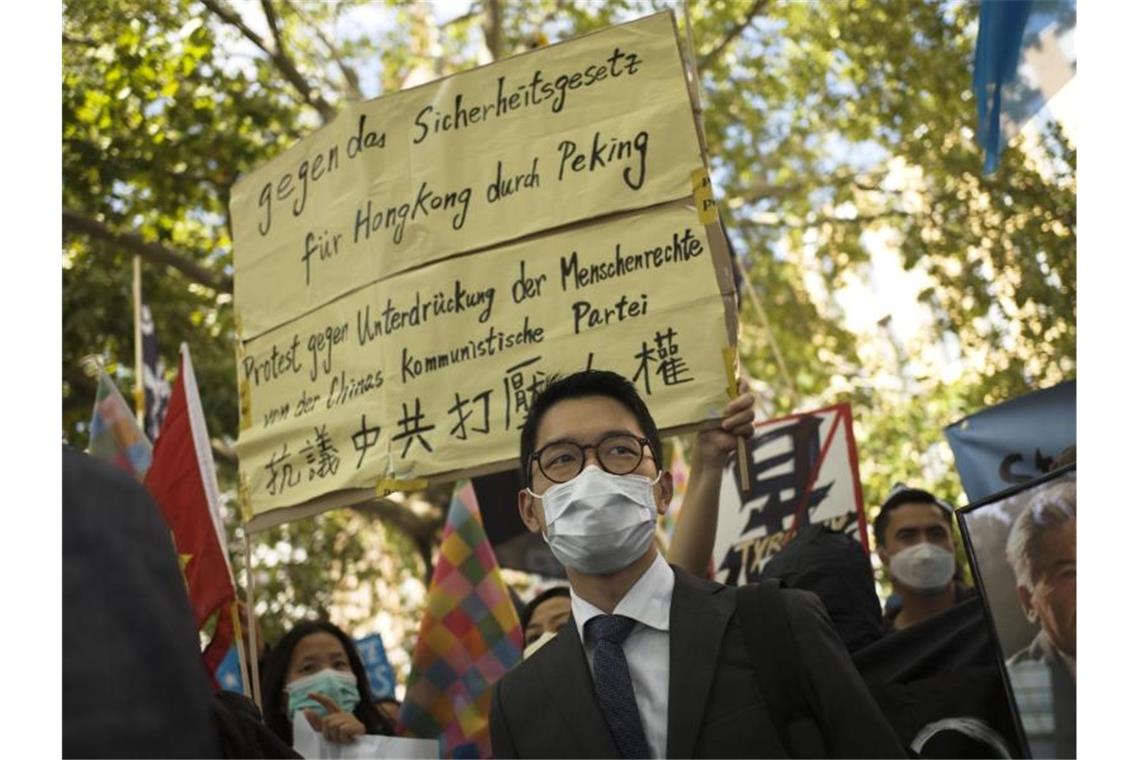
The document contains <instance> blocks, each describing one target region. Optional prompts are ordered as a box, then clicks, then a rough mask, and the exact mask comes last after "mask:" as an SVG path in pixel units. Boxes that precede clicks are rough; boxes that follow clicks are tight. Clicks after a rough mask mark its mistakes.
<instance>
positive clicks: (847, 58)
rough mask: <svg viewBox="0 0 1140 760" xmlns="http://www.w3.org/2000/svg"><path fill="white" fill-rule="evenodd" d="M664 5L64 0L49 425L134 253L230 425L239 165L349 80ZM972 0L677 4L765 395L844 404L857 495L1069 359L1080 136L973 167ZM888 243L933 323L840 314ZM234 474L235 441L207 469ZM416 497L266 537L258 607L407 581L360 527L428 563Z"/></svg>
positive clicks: (395, 73) (926, 469)
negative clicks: (447, 9)
mask: <svg viewBox="0 0 1140 760" xmlns="http://www.w3.org/2000/svg"><path fill="white" fill-rule="evenodd" d="M666 7H678V10H679V6H678V5H676V4H674V3H665V2H635V1H634V0H608V1H606V2H601V1H599V2H589V3H586V2H568V1H567V0H534V1H533V2H525V3H524V2H512V3H506V2H501V1H500V0H479V1H478V2H473V3H472V4H471V5H470V7H469V8H468V10H467V11H466V12H463V13H460V14H459V15H457V16H456V17H455V18H450V19H441V18H438V15H437V11H436V9H435V8H433V7H432V6H431V5H429V4H426V3H398V2H388V3H387V4H385V5H382V6H378V5H375V4H370V3H363V2H324V3H317V2H299V1H298V0H261V2H260V3H258V4H254V3H250V2H247V3H242V4H238V3H234V2H231V1H230V0H115V1H114V2H106V0H68V1H67V2H66V3H65V6H64V23H63V30H64V44H63V90H62V92H63V97H62V100H63V172H64V177H63V180H64V181H63V207H64V215H63V230H64V246H63V247H64V250H63V277H64V289H63V294H64V295H63V349H64V350H63V367H62V380H63V426H64V434H65V436H67V437H68V438H69V439H70V440H71V441H72V442H73V443H74V444H76V445H78V446H80V447H82V446H85V445H86V431H85V421H86V420H87V419H88V418H89V416H90V410H91V401H92V398H93V394H94V390H93V385H92V383H91V381H90V380H89V379H87V378H86V377H85V376H84V375H83V373H82V372H81V371H80V370H79V358H80V357H81V356H83V355H85V354H88V353H102V354H103V355H104V356H105V357H106V358H107V359H108V360H110V363H111V366H112V369H114V370H116V375H117V377H118V378H119V379H120V380H121V381H122V382H123V383H124V384H126V383H130V382H132V381H133V369H132V366H131V365H132V355H133V353H132V351H133V346H132V327H131V319H130V314H131V298H130V284H131V258H132V257H133V256H134V255H136V254H137V255H140V256H142V260H143V262H144V267H143V292H144V298H145V300H146V301H147V303H148V304H150V306H151V308H152V311H153V313H154V317H155V322H156V324H157V326H158V334H159V339H160V342H161V347H162V350H163V352H164V354H165V356H166V359H167V362H168V364H171V365H172V364H173V363H174V361H175V359H176V356H177V353H176V351H177V344H178V342H180V341H186V342H188V343H189V344H190V347H191V351H192V353H193V356H194V360H195V368H196V371H197V373H198V379H199V386H200V388H201V392H202V398H203V404H204V406H205V409H206V414H207V420H208V424H209V427H210V430H211V431H212V432H213V433H214V435H215V436H216V437H217V438H218V439H219V442H218V448H219V451H221V452H223V453H224V452H225V449H226V445H227V442H228V441H232V440H233V438H234V437H235V436H236V425H237V414H236V407H237V403H236V389H235V381H234V377H235V368H234V362H233V347H232V340H233V325H232V311H231V309H230V308H229V307H230V304H231V294H230V290H229V288H230V282H231V276H232V264H231V258H230V257H231V253H232V241H231V236H230V232H229V221H228V211H227V205H228V197H229V189H230V187H231V186H232V184H233V182H234V181H235V179H236V178H237V177H239V176H240V175H241V174H243V173H245V172H248V171H250V170H252V169H254V168H256V167H257V166H259V165H261V164H262V163H264V162H265V161H267V160H268V159H270V158H272V157H273V156H274V155H276V154H277V153H278V152H280V151H281V150H283V149H285V148H286V147H288V146H289V145H291V144H292V143H293V142H294V141H296V140H297V139H298V138H300V137H302V136H303V135H305V134H307V133H308V132H309V131H311V130H312V129H314V128H315V127H317V126H319V125H320V124H321V123H322V122H324V121H327V120H328V119H329V118H331V117H332V116H333V115H334V114H335V112H336V109H337V108H338V107H339V106H340V105H341V104H343V103H344V102H345V101H346V100H352V99H360V98H365V97H375V96H378V95H382V94H384V93H387V92H393V91H395V90H398V89H400V88H401V87H403V86H405V85H407V84H408V83H411V82H419V81H424V80H425V79H428V78H434V77H436V76H441V75H446V74H449V73H453V72H455V71H459V70H463V69H465V68H468V67H470V66H471V65H473V64H475V63H481V62H486V61H489V60H492V59H493V58H495V57H498V56H502V55H509V54H511V53H514V52H518V51H521V50H525V49H527V48H529V47H533V46H535V45H541V44H544V43H545V42H547V41H551V42H553V41H557V40H559V39H564V38H567V37H570V36H573V35H575V34H578V33H581V32H584V31H589V30H591V29H596V28H600V27H602V26H605V25H607V24H610V23H614V22H617V21H620V20H624V19H628V18H631V17H634V16H638V15H642V14H644V13H646V12H650V11H652V10H656V9H660V8H666ZM976 14H977V6H976V5H975V4H971V3H964V2H935V1H933V0H931V1H930V2H917V1H915V0H879V1H878V2H871V1H870V0H849V2H842V3H841V2H827V3H802V2H775V1H774V0H737V1H736V2H703V1H701V0H694V2H693V3H692V4H691V21H692V37H693V40H694V52H695V58H696V61H697V64H698V67H699V71H700V74H701V83H702V88H701V91H702V105H703V112H702V117H703V123H704V126H705V129H706V131H707V139H708V146H709V151H710V155H711V161H712V166H713V178H714V183H715V185H716V186H717V191H718V198H719V200H720V207H721V212H722V215H723V216H724V218H725V221H726V225H727V227H728V229H729V232H730V236H731V238H732V240H733V242H734V246H735V248H736V252H737V254H738V255H739V258H740V261H741V264H742V269H743V270H744V271H745V272H746V275H747V277H748V278H749V282H750V283H751V285H752V286H753V287H754V288H755V291H756V294H757V298H756V299H755V300H754V299H752V298H751V297H749V296H748V295H747V294H745V295H744V296H742V301H741V303H742V322H743V323H744V328H743V334H742V354H743V359H744V362H745V366H746V367H747V369H748V371H749V372H750V373H751V374H752V375H753V376H754V377H755V378H757V379H758V380H759V381H760V383H761V384H762V385H763V386H764V387H765V388H766V389H767V392H766V393H765V399H764V401H763V403H764V409H765V411H766V412H768V413H770V414H772V415H775V414H778V413H786V412H790V411H793V410H794V409H797V408H801V409H806V408H811V407H812V406H814V405H819V404H824V403H832V402H835V401H840V400H848V401H850V402H851V403H852V406H853V408H854V410H855V416H856V420H857V433H858V443H859V446H860V454H861V462H860V464H861V468H862V474H863V479H864V486H865V496H866V502H867V503H868V504H872V505H873V504H877V503H880V502H881V500H882V499H883V497H884V496H885V493H886V490H887V488H889V486H890V484H891V483H893V482H894V481H896V480H907V481H912V482H916V483H919V482H923V483H927V484H929V485H930V486H931V487H934V488H937V489H939V490H940V491H941V492H942V493H943V494H944V495H945V496H947V497H948V498H950V499H956V498H959V489H958V486H957V483H956V478H955V477H954V476H953V472H952V467H951V465H950V462H949V454H948V450H947V447H946V445H945V443H944V442H943V438H942V427H943V426H945V425H946V424H948V423H950V422H953V421H954V420H956V419H957V418H959V417H961V416H962V415H964V414H967V413H970V412H972V411H975V410H977V409H979V408H981V407H982V406H985V405H989V404H993V403H996V402H999V401H1002V400H1005V399H1008V398H1011V397H1013V396H1016V395H1019V394H1021V393H1024V392H1026V391H1028V390H1030V389H1033V388H1037V387H1043V386H1047V385H1051V384H1053V383H1055V382H1057V381H1059V380H1062V379H1065V378H1070V377H1073V376H1075V371H1076V370H1075V355H1076V311H1075V301H1076V299H1075V292H1076V290H1075V287H1076V282H1075V278H1076V274H1075V271H1076V269H1075V267H1076V254H1075V250H1076V247H1075V235H1076V218H1075V209H1076V202H1075V201H1076V186H1075V160H1076V156H1075V149H1074V148H1073V146H1072V145H1071V144H1070V143H1069V142H1068V141H1067V139H1066V137H1065V135H1064V133H1063V132H1062V131H1061V130H1059V129H1057V128H1055V127H1050V128H1048V129H1046V130H1045V131H1044V134H1043V138H1042V139H1041V140H1040V141H1037V142H1029V141H1022V142H1021V143H1018V142H1015V143H1014V144H1013V145H1011V146H1010V148H1009V149H1007V151H1006V154H1005V155H1004V157H1003V159H1002V162H1001V168H1000V170H999V171H998V172H997V173H996V174H995V175H994V176H988V177H987V176H983V175H982V174H981V167H982V157H981V153H980V151H979V149H978V148H977V146H976V144H975V140H974V132H973V130H974V125H975V123H976V110H975V108H976V107H975V101H974V99H973V95H972V92H971V90H970V72H971V60H972V55H973V26H972V25H973V24H974V23H976ZM376 17H382V22H383V23H379V24H372V25H371V26H368V25H367V24H365V23H364V20H365V19H368V18H373V19H375V18H376ZM679 23H680V29H681V32H682V38H684V37H685V24H684V21H683V20H681V21H679ZM884 240H885V241H886V243H885V245H886V246H887V247H890V248H892V249H895V250H897V251H898V254H899V256H900V257H901V260H902V262H903V264H904V266H905V267H906V268H907V269H908V270H910V271H912V272H916V273H921V274H922V275H923V277H924V279H925V282H926V285H925V287H924V288H923V289H922V290H921V291H920V292H919V293H918V297H919V298H920V299H921V301H922V302H923V303H924V304H925V305H926V306H927V307H928V308H929V312H928V313H929V314H930V316H931V321H930V324H924V325H919V326H914V325H907V326H906V327H908V328H909V329H907V330H905V331H901V332H900V331H899V330H898V328H899V327H900V325H899V324H898V322H897V321H896V322H895V323H894V324H889V323H888V324H887V326H886V328H884V329H883V330H882V331H880V332H879V333H878V334H868V333H865V332H858V331H856V330H854V329H853V328H852V327H851V326H850V325H849V324H848V320H846V319H845V314H844V313H843V309H842V307H841V306H840V301H841V299H840V298H839V293H840V291H841V290H842V289H843V288H844V287H846V286H848V285H851V284H852V283H855V284H860V283H862V284H866V283H867V282H868V281H869V279H870V277H871V265H870V262H871V260H872V256H873V254H874V251H875V248H876V246H882V245H884V243H883V241H884ZM758 305H759V307H760V309H762V312H763V313H760V312H759V311H758V310H757V306H758ZM885 308H886V307H884V309H885ZM883 316H884V317H888V316H891V315H889V314H887V313H885V312H884V314H883ZM899 334H907V335H910V334H913V335H914V337H912V338H911V339H910V341H909V343H906V344H905V345H904V344H902V343H901V339H900V338H899V337H898V336H899ZM932 352H933V353H932ZM223 459H225V457H223ZM232 480H233V470H232V463H231V464H229V465H228V466H226V467H224V468H223V473H222V482H223V486H224V487H226V488H232ZM416 498H417V499H418V500H419V501H418V502H417V503H419V504H420V505H421V507H422V509H421V510H420V512H419V513H415V512H413V510H410V509H408V508H407V505H399V504H395V503H386V504H384V505H380V506H376V505H373V506H374V509H373V511H372V512H367V511H364V512H357V513H346V514H343V515H329V516H325V517H322V518H317V519H313V520H310V521H306V522H304V523H297V524H295V525H290V526H287V527H285V528H281V529H279V530H278V531H275V532H274V533H273V535H271V536H268V537H267V538H266V540H265V541H264V542H263V546H264V547H270V548H271V549H272V551H273V552H279V553H280V555H281V556H280V557H279V558H278V559H277V560H273V561H274V562H275V563H276V564H275V565H273V566H272V567H274V568H280V569H281V570H283V571H284V572H267V573H266V575H265V578H264V580H263V582H261V584H260V585H261V587H262V589H263V590H264V591H265V592H266V595H267V599H268V600H269V601H267V602H266V607H265V609H264V610H263V612H266V613H268V614H269V616H270V617H271V618H273V620H274V621H275V622H271V623H270V624H269V627H270V629H271V630H280V628H281V625H283V622H281V621H283V620H284V619H286V618H290V617H293V616H295V615H297V614H301V613H306V612H317V613H319V612H321V610H324V611H326V612H327V610H328V608H329V605H330V604H332V601H333V599H334V595H335V594H337V593H340V592H341V591H343V590H344V589H345V588H346V584H350V583H376V584H381V585H384V584H386V586H387V587H388V588H395V587H398V586H400V585H401V584H402V583H403V581H397V578H396V576H394V575H392V573H393V572H394V570H393V569H392V568H391V567H388V566H385V567H384V568H380V569H377V567H376V566H375V565H374V564H370V561H369V560H368V557H370V556H373V555H372V554H369V552H370V551H372V550H370V549H369V548H368V546H367V545H366V542H365V541H364V539H363V538H362V537H363V536H364V535H365V534H367V533H368V531H366V530H363V528H364V527H365V526H367V525H374V524H376V523H377V521H379V522H383V523H384V524H385V525H387V526H389V528H391V530H389V531H386V532H385V533H384V535H385V536H388V538H386V539H385V541H387V543H386V544H385V546H387V547H388V551H389V554H391V556H399V557H403V558H405V559H407V560H408V561H409V562H410V563H411V564H412V565H414V566H415V570H414V571H413V572H412V575H414V576H416V577H423V574H424V573H425V572H426V567H427V566H428V565H429V563H430V558H431V542H432V539H433V537H434V536H435V535H436V534H437V532H438V528H439V526H440V525H441V524H442V510H441V507H442V505H443V504H444V503H445V498H444V493H443V492H441V493H433V494H428V495H422V494H421V495H419V496H418V497H416ZM431 504H434V505H435V506H434V511H432V508H431V507H430V505H431ZM425 510H426V511H425ZM409 515H411V516H410V517H409ZM417 515H418V516H417ZM424 515H427V516H426V517H425V516H424ZM265 551H268V550H265ZM302 554H303V555H304V557H305V559H297V558H298V557H300V556H301V555H302ZM266 556H268V555H266ZM317 556H320V557H323V558H325V560H329V559H331V561H322V562H321V563H314V562H312V561H310V560H309V558H312V557H317ZM413 558H415V559H413ZM269 561H270V560H268V559H265V562H269ZM236 564H238V565H240V564H241V563H240V562H239V563H236ZM259 566H262V567H269V566H268V565H262V564H261V560H259ZM369 568H372V569H369ZM405 580H406V579H405ZM399 603H400V604H408V605H412V604H413V601H411V600H410V598H409V599H405V600H404V601H402V602H399ZM365 617H367V615H365V613H364V612H363V611H362V612H361V617H360V619H361V620H363V619H364V618H365Z"/></svg>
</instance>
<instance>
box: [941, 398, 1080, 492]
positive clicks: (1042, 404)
mask: <svg viewBox="0 0 1140 760" xmlns="http://www.w3.org/2000/svg"><path fill="white" fill-rule="evenodd" d="M945 432H946V438H947V440H948V441H949V442H950V448H951V449H952V450H953V452H954V463H955V464H956V465H957V467H958V474H959V475H960V476H961V478H962V486H963V488H965V489H966V496H968V497H969V499H970V501H972V502H973V501H978V500H979V499H984V498H985V497H987V496H991V495H993V494H995V493H997V492H998V491H1004V490H1005V489H1006V488H1009V487H1010V486H1012V485H1015V484H1017V483H1023V482H1025V481H1027V480H1032V479H1034V478H1037V477H1040V476H1041V475H1043V474H1044V473H1046V472H1048V471H1049V470H1050V468H1051V467H1052V465H1053V460H1054V458H1055V457H1056V456H1057V455H1058V454H1059V453H1061V451H1063V450H1064V449H1066V448H1068V447H1069V446H1074V445H1076V442H1077V381H1076V380H1070V381H1068V382H1064V383H1061V384H1060V385H1054V386H1053V387H1052V388H1046V389H1044V390H1040V391H1035V392H1033V393H1029V394H1027V395H1025V396H1019V397H1018V398H1015V399H1013V400H1011V401H1007V402H1005V403H1004V404H998V405H997V406H992V407H990V408H989V409H983V410H982V411H980V412H978V413H977V414H971V415H970V416H969V417H966V418H964V419H962V420H959V421H958V422H955V423H954V424H953V425H949V426H948V427H947V428H946V430H945Z"/></svg>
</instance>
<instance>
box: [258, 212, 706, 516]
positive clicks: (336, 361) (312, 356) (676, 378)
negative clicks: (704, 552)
mask: <svg viewBox="0 0 1140 760" xmlns="http://www.w3.org/2000/svg"><path fill="white" fill-rule="evenodd" d="M727 345H728V333H727V331H726V329H725V320H724V294H722V293H721V291H720V287H719V285H718V282H717V278H716V273H715V271H714V269H713V266H712V262H711V250H710V244H709V240H708V238H707V236H706V233H705V227H704V225H702V224H701V223H700V220H699V219H698V218H697V214H696V210H695V209H694V208H693V207H692V206H691V205H688V204H674V205H670V206H666V207H661V208H655V209H650V210H646V211H642V212H635V213H633V214H630V215H627V216H623V217H619V218H614V219H611V220H607V221H603V222H597V223H591V224H588V225H583V226H581V227H578V228H575V229H571V230H567V231H565V232H560V233H552V234H550V235H546V236H542V237H539V238H533V239H530V240H527V241H522V242H519V243H515V244H511V245H507V246H503V247H501V248H496V249H493V250H490V251H483V252H481V253H478V254H473V255H470V256H464V257H460V258H456V259H450V260H448V261H446V262H440V263H437V264H432V265H429V266H427V267H423V268H420V269H417V270H414V271H411V272H407V273H404V274H401V275H397V276H395V277H393V278H391V279H389V280H385V281H383V282H380V283H376V284H373V285H369V286H368V287H365V288H362V289H360V290H358V291H356V292H354V293H352V294H350V295H348V296H345V297H344V298H341V299H338V300H337V301H335V302H334V303H332V304H329V305H328V306H327V307H326V308H324V309H321V310H319V311H317V312H314V313H312V314H308V315H306V316H304V317H302V318H301V319H298V320H296V321H294V322H291V323H289V324H287V325H284V326H282V327H280V328H278V329H276V330H272V331H270V332H269V333H267V334H266V335H264V336H262V337H260V338H256V339H254V340H251V341H249V342H248V343H247V345H246V354H245V357H244V359H243V361H242V366H240V367H239V368H238V373H239V377H240V380H241V381H242V382H247V383H249V387H250V388H251V389H252V391H253V393H252V397H253V406H252V410H251V411H252V422H253V424H252V427H251V428H250V429H248V430H243V431H242V434H241V437H240V439H239V441H238V444H237V450H238V455H239V457H240V461H241V469H242V472H243V473H246V474H248V476H249V485H250V493H251V497H252V505H253V513H254V514H255V515H262V514H264V513H266V512H269V511H271V510H275V509H279V508H282V507H287V506H291V505H296V504H300V503H302V502H306V501H309V500H311V499H314V498H317V497H319V496H321V495H322V494H324V493H328V492H330V491H337V490H342V489H352V488H374V487H375V484H376V483H377V482H378V481H381V480H384V481H388V480H395V481H405V482H406V481H414V480H419V479H423V478H427V477H439V476H441V475H446V474H458V473H461V472H463V471H466V470H470V469H471V468H474V467H477V466H480V465H486V464H489V463H508V462H510V461H512V460H513V459H515V458H517V456H518V436H519V428H520V427H521V426H522V424H523V421H524V419H525V416H526V413H527V411H528V409H529V407H530V403H531V401H532V400H533V398H534V396H535V394H536V393H538V392H539V391H540V390H541V389H542V388H543V387H544V384H545V382H547V381H548V380H549V379H550V378H552V377H553V376H554V375H555V374H567V373H570V372H575V371H577V370H581V369H586V368H590V367H592V368H595V369H611V370H614V371H616V372H619V373H620V374H623V375H624V376H626V377H627V378H629V379H630V380H632V381H633V383H634V384H635V385H636V386H637V388H638V390H639V392H640V393H641V394H642V396H643V397H644V398H645V399H646V402H647V403H648V404H649V405H650V407H651V409H652V410H653V414H654V418H655V420H656V422H657V424H658V425H659V426H660V427H661V428H662V429H666V428H670V427H676V426H680V425H685V424H688V423H692V422H695V421H698V420H700V419H704V418H707V417H711V416H714V415H715V414H716V412H717V410H718V409H719V408H720V407H721V406H723V404H724V401H723V393H724V369H723V367H724V365H723V360H722V352H723V350H724V348H726V347H727Z"/></svg>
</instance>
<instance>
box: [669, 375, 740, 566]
mask: <svg viewBox="0 0 1140 760" xmlns="http://www.w3.org/2000/svg"><path fill="white" fill-rule="evenodd" d="M738 387H739V389H740V391H741V394H740V395H739V396H737V397H736V398H734V399H733V400H732V401H729V402H728V406H726V407H725V408H724V409H723V410H721V415H722V418H721V421H720V425H718V426H717V427H715V428H712V429H710V430H702V431H701V432H700V433H698V434H697V436H696V440H695V442H694V444H693V457H692V461H691V462H690V466H689V482H688V483H686V484H685V498H684V500H683V501H682V502H681V510H680V512H679V513H678V514H677V527H676V528H675V529H674V531H673V540H672V542H671V543H670V544H669V552H668V555H667V559H668V560H669V562H672V563H673V564H675V565H679V566H680V567H683V568H685V569H686V570H688V571H689V572H691V573H693V574H694V575H698V576H700V577H705V576H706V575H707V574H708V566H709V560H710V559H711V558H712V550H713V543H714V542H715V540H716V518H717V508H718V507H719V506H720V481H721V478H722V477H723V475H724V467H725V465H726V464H728V460H729V457H730V456H731V455H732V454H733V453H734V452H735V451H736V450H737V442H738V441H740V439H741V438H751V437H752V433H753V427H752V423H753V422H754V421H755V420H756V411H755V410H754V409H753V408H752V405H753V403H754V402H755V399H754V398H753V396H752V394H751V393H748V392H747V388H748V385H747V383H745V382H744V381H743V380H741V381H740V382H739V386H738Z"/></svg>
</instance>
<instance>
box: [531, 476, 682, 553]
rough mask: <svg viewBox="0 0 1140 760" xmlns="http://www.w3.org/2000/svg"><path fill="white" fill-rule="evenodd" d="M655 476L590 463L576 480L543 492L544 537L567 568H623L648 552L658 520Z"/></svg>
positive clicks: (534, 495) (658, 477)
mask: <svg viewBox="0 0 1140 760" xmlns="http://www.w3.org/2000/svg"><path fill="white" fill-rule="evenodd" d="M660 479H661V473H660V472H659V473H657V477H656V478H654V479H653V480H650V479H649V478H647V477H645V476H644V475H613V474H611V473H608V472H606V471H605V470H603V469H601V468H600V467H597V466H595V465H592V464H591V465H587V467H586V469H584V470H582V472H580V473H578V475H577V476H576V477H575V478H573V479H572V480H568V481H566V482H565V483H558V484H557V485H554V486H551V487H550V488H548V489H547V490H546V493H544V494H543V495H542V496H539V495H538V494H536V493H534V492H533V491H531V490H530V489H529V488H528V489H527V493H529V494H530V495H531V496H533V497H535V498H538V499H542V507H543V513H544V514H545V516H546V532H545V533H544V534H543V538H544V539H546V543H548V544H549V545H550V551H551V552H553V553H554V557H555V558H556V559H557V560H558V561H559V562H561V563H562V564H563V565H565V566H566V567H571V568H573V569H575V570H577V571H578V572H581V573H587V574H589V575H600V574H603V573H612V572H614V571H616V570H621V569H622V568H623V567H626V566H627V565H630V564H632V563H633V562H634V561H635V560H637V559H638V558H639V557H641V556H642V555H643V554H645V551H646V550H647V549H648V548H649V544H650V543H651V542H652V541H653V535H654V530H655V528H656V525H657V508H656V505H657V501H656V499H655V498H654V496H653V486H654V485H656V484H657V481H659V480H660Z"/></svg>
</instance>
